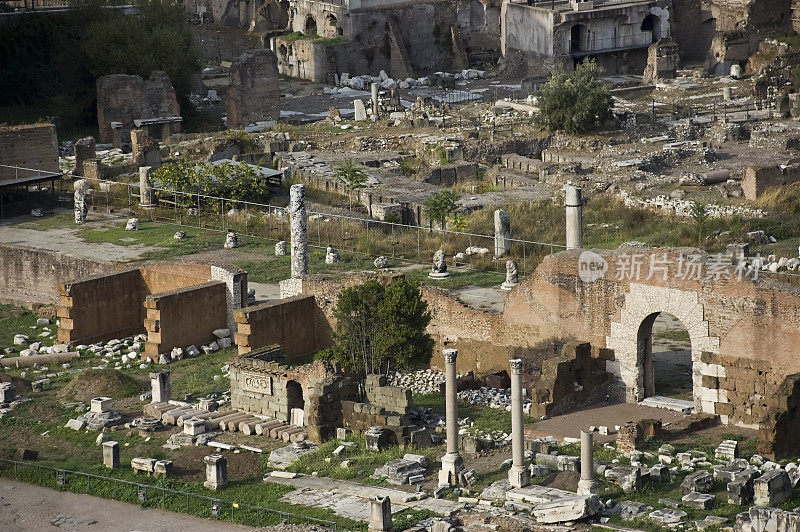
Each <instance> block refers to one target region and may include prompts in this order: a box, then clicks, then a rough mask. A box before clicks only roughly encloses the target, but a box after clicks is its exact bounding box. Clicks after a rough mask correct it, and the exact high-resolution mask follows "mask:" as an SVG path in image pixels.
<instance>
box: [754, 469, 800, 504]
mask: <svg viewBox="0 0 800 532" xmlns="http://www.w3.org/2000/svg"><path fill="white" fill-rule="evenodd" d="M791 496H792V484H791V481H790V480H789V475H788V474H787V473H786V471H784V470H783V469H772V470H770V471H767V472H766V473H764V474H763V475H761V476H760V477H758V478H757V479H755V480H754V481H753V502H754V503H755V504H756V505H758V506H774V505H776V504H778V503H779V502H781V501H782V500H784V499H788V498H789V497H791Z"/></svg>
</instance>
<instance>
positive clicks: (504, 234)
mask: <svg viewBox="0 0 800 532" xmlns="http://www.w3.org/2000/svg"><path fill="white" fill-rule="evenodd" d="M510 251H511V219H510V218H509V217H508V213H507V212H506V211H504V210H503V209H497V210H496V211H494V256H495V257H502V256H503V255H507V254H508V253H509V252H510Z"/></svg>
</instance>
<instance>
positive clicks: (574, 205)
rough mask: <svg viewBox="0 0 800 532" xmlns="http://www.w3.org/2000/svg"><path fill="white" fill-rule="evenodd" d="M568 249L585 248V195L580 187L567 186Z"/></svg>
mask: <svg viewBox="0 0 800 532" xmlns="http://www.w3.org/2000/svg"><path fill="white" fill-rule="evenodd" d="M566 192H567V196H566V200H565V202H564V204H565V206H566V209H567V249H578V248H582V247H583V194H582V192H581V189H580V188H579V187H573V186H567V189H566Z"/></svg>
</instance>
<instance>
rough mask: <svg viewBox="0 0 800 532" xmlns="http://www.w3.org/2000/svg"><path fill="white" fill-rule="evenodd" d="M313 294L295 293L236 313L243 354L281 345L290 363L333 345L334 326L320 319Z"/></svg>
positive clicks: (238, 337) (237, 335) (239, 341)
mask: <svg viewBox="0 0 800 532" xmlns="http://www.w3.org/2000/svg"><path fill="white" fill-rule="evenodd" d="M319 314H320V310H319V308H318V307H317V304H316V301H315V299H314V297H313V296H308V295H306V296H304V295H300V296H295V297H289V298H286V299H279V300H276V301H270V302H268V303H262V304H260V305H255V306H252V307H247V308H244V309H240V310H237V311H236V312H235V319H236V324H237V327H238V332H237V333H236V336H235V339H236V345H237V346H238V347H239V354H240V355H241V354H245V353H248V352H250V351H252V350H254V349H258V348H260V347H263V346H267V345H272V344H278V345H280V346H281V348H283V350H284V352H285V353H286V358H287V360H289V361H290V362H292V361H295V360H298V359H301V358H302V357H303V356H305V355H308V354H311V353H315V352H316V351H319V350H321V349H325V348H326V347H329V346H330V345H331V336H330V327H329V326H327V325H326V322H325V321H324V319H320V316H319Z"/></svg>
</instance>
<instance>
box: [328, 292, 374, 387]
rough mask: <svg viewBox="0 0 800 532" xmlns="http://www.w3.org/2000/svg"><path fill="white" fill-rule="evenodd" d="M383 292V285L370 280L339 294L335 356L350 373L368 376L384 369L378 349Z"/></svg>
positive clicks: (334, 313)
mask: <svg viewBox="0 0 800 532" xmlns="http://www.w3.org/2000/svg"><path fill="white" fill-rule="evenodd" d="M383 293H384V288H383V285H381V284H380V283H379V282H377V281H367V282H366V283H364V284H362V285H358V286H354V287H352V288H347V289H345V290H343V291H342V293H341V294H339V301H338V302H337V304H336V309H335V310H334V312H333V315H334V317H335V318H336V331H335V332H334V335H333V339H334V341H335V342H336V347H337V349H335V350H334V352H333V356H334V357H335V358H337V359H338V360H339V362H340V363H341V364H342V367H344V368H345V369H347V370H350V371H355V372H359V373H362V372H363V373H364V374H365V375H366V374H369V373H372V372H373V371H375V370H378V369H379V368H380V366H381V359H380V356H379V355H378V353H377V352H376V349H375V337H376V335H377V331H378V328H379V327H380V323H379V320H378V319H376V313H377V309H378V307H379V306H380V303H381V301H382V300H383Z"/></svg>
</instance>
